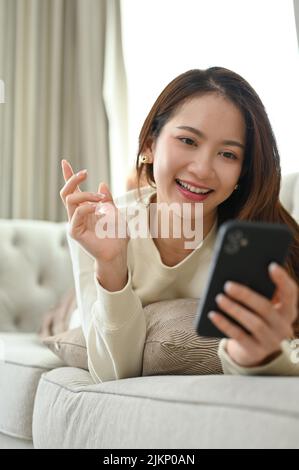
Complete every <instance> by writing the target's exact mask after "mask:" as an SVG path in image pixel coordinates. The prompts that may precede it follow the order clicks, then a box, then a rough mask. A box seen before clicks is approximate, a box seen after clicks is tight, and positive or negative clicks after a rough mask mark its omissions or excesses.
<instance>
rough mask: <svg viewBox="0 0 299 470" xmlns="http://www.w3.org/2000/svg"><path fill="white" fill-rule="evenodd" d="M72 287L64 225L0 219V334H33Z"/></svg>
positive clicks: (70, 266) (62, 223)
mask: <svg viewBox="0 0 299 470" xmlns="http://www.w3.org/2000/svg"><path fill="white" fill-rule="evenodd" d="M73 285H74V282H73V273H72V265H71V260H70V255H69V248H68V243H67V239H66V223H65V222H61V223H55V222H49V221H39V220H25V219H12V220H7V219H0V331H23V332H30V331H37V330H38V328H39V326H40V323H41V316H42V314H43V313H44V312H46V311H47V310H48V309H49V308H51V307H53V306H54V305H55V304H56V303H57V301H58V300H59V298H60V297H61V296H62V295H63V293H64V292H65V291H66V290H67V289H69V288H70V287H73Z"/></svg>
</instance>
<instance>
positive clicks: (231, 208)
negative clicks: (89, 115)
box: [136, 67, 299, 336]
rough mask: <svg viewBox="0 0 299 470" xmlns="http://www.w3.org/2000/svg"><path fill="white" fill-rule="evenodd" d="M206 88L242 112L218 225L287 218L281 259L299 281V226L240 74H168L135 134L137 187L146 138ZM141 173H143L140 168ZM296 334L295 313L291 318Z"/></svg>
mask: <svg viewBox="0 0 299 470" xmlns="http://www.w3.org/2000/svg"><path fill="white" fill-rule="evenodd" d="M206 93H217V94H218V95H221V96H223V97H225V98H226V99H229V100H230V101H231V102H232V103H233V104H234V105H235V106H237V108H238V109H239V110H240V111H241V113H242V114H243V116H244V119H245V124H246V144H245V158H244V163H243V167H242V171H241V175H240V178H239V189H238V190H237V191H233V193H232V194H231V195H230V197H229V198H228V199H226V200H225V201H224V202H222V203H221V204H220V205H219V206H218V226H219V225H220V224H222V223H223V222H224V221H226V220H228V219H239V220H253V221H264V222H276V223H283V224H287V225H288V227H289V228H290V229H291V231H292V233H293V236H294V240H293V243H292V245H291V248H290V250H289V254H288V257H287V260H286V269H287V270H288V272H289V274H290V275H291V276H292V277H293V279H295V281H296V282H297V284H299V226H298V224H297V222H296V221H295V220H294V219H293V217H292V216H291V215H290V214H289V213H288V211H287V210H286V209H285V208H284V207H283V206H282V204H281V203H280V201H279V191H280V182H281V170H280V157H279V152H278V148H277V144H276V139H275V136H274V133H273V130H272V127H271V124H270V121H269V118H268V115H267V113H266V110H265V107H264V105H263V103H262V101H261V99H260V98H259V96H258V95H257V93H256V92H255V91H254V89H253V88H252V87H251V85H250V84H249V83H248V82H247V81H246V80H245V79H244V78H242V77H241V76H240V75H238V74H237V73H235V72H232V71H231V70H228V69H226V68H223V67H211V68H209V69H206V70H200V69H195V70H189V71H187V72H185V73H183V74H181V75H179V76H178V77H176V78H175V79H174V80H172V81H171V82H170V83H169V84H168V85H167V86H166V87H165V89H164V90H163V91H162V93H161V94H160V95H159V96H158V98H157V100H156V102H155V103H154V105H153V107H152V109H151V110H150V112H149V114H148V116H147V117H146V119H145V121H144V124H143V126H142V129H141V132H140V134H139V147H138V153H137V160H136V172H137V184H138V193H139V196H140V197H141V194H140V180H141V178H142V176H143V175H144V176H145V178H146V181H147V183H148V184H149V185H150V186H152V187H155V179H154V174H153V165H152V164H143V163H141V164H140V163H139V157H140V155H141V154H142V153H144V152H145V151H146V149H147V148H148V146H149V143H150V142H151V141H153V140H155V139H157V137H158V136H159V134H160V132H161V130H162V128H163V126H164V125H165V124H166V123H167V122H168V121H169V119H171V118H172V117H173V115H174V114H175V112H176V110H177V108H178V107H179V106H180V105H181V104H183V103H184V102H185V101H187V100H189V99H191V98H194V97H195V96H201V95H204V94H206ZM144 173H145V174H144ZM295 334H296V336H299V317H298V319H297V321H296V323H295Z"/></svg>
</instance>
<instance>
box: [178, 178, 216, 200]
mask: <svg viewBox="0 0 299 470" xmlns="http://www.w3.org/2000/svg"><path fill="white" fill-rule="evenodd" d="M175 182H176V183H177V184H178V185H179V186H180V187H181V188H182V189H185V190H186V191H189V192H190V193H192V194H198V195H200V194H201V195H203V196H204V195H206V194H210V193H211V192H212V191H214V190H213V189H204V188H196V187H195V186H191V185H190V184H187V183H184V182H183V181H181V180H179V179H178V178H176V179H175Z"/></svg>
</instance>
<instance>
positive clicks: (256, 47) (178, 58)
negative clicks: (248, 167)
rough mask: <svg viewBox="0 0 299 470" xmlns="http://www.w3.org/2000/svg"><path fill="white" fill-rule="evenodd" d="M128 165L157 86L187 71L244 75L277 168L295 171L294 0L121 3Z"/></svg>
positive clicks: (298, 98)
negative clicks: (267, 125) (273, 143)
mask: <svg viewBox="0 0 299 470" xmlns="http://www.w3.org/2000/svg"><path fill="white" fill-rule="evenodd" d="M121 6H122V32H123V43H124V59H125V65H126V70H127V76H128V87H129V90H128V93H129V162H130V164H131V166H133V165H134V162H135V158H136V152H137V143H138V134H139V131H140V129H141V126H142V123H143V121H144V119H145V117H146V115H147V112H148V111H149V110H150V108H151V106H152V104H153V103H154V101H155V99H156V98H157V96H158V94H159V93H160V92H161V90H162V88H164V86H165V85H166V84H167V83H168V82H169V81H170V80H172V79H173V78H174V77H175V76H176V75H179V74H180V73H182V72H184V71H186V70H188V69H191V68H207V67H211V66H214V65H218V66H223V67H227V68H229V69H231V70H233V71H235V72H237V73H239V74H240V75H242V76H243V77H244V78H245V79H246V80H247V81H248V82H249V83H250V84H251V85H252V86H253V87H254V89H255V90H256V91H257V93H258V94H259V96H260V97H261V99H262V101H263V103H264V105H265V107H266V110H267V113H268V116H269V118H270V122H271V124H272V127H273V130H274V134H275V136H276V139H277V144H278V148H279V151H280V155H281V165H282V173H283V174H286V173H290V172H293V171H299V164H298V161H299V149H298V117H297V113H298V110H299V61H298V46H297V37H296V25H295V16H294V7H293V1H292V0H265V1H260V0H244V1H239V0H225V1H224V0H122V4H121Z"/></svg>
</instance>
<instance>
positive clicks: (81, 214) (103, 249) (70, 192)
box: [60, 160, 129, 266]
mask: <svg viewBox="0 0 299 470" xmlns="http://www.w3.org/2000/svg"><path fill="white" fill-rule="evenodd" d="M61 165H62V172H63V177H64V180H65V185H64V186H63V188H62V189H61V191H60V197H61V199H62V201H63V204H64V206H65V208H66V210H67V216H68V222H69V224H70V229H69V235H70V236H71V237H72V238H73V239H74V240H76V241H77V242H79V243H80V245H82V247H83V248H84V249H85V250H86V251H87V252H88V253H90V254H91V255H92V256H93V257H94V258H95V260H96V261H97V263H98V265H100V266H101V265H109V263H112V262H115V261H116V262H117V261H118V260H119V261H120V260H121V262H122V265H126V259H127V245H128V241H129V237H128V235H127V237H126V238H116V237H115V238H108V237H106V238H99V237H98V236H97V234H96V231H97V230H96V225H97V222H98V221H99V219H100V214H97V213H96V208H97V204H99V203H100V202H102V203H106V202H107V203H108V204H104V206H105V208H107V209H108V212H107V213H106V220H107V219H108V218H109V217H110V216H111V217H112V216H113V217H114V219H113V220H115V223H116V224H117V221H118V216H119V211H118V209H117V207H116V206H115V204H114V202H113V198H112V195H111V193H110V191H109V188H108V186H107V185H106V184H105V183H100V185H99V193H90V192H83V191H81V190H80V188H79V184H81V183H82V182H83V181H84V180H85V179H86V177H87V171H86V170H82V171H80V172H79V173H77V174H74V172H73V169H72V167H71V165H70V164H69V162H67V160H62V162H61ZM114 211H115V213H114ZM116 234H117V230H116Z"/></svg>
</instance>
